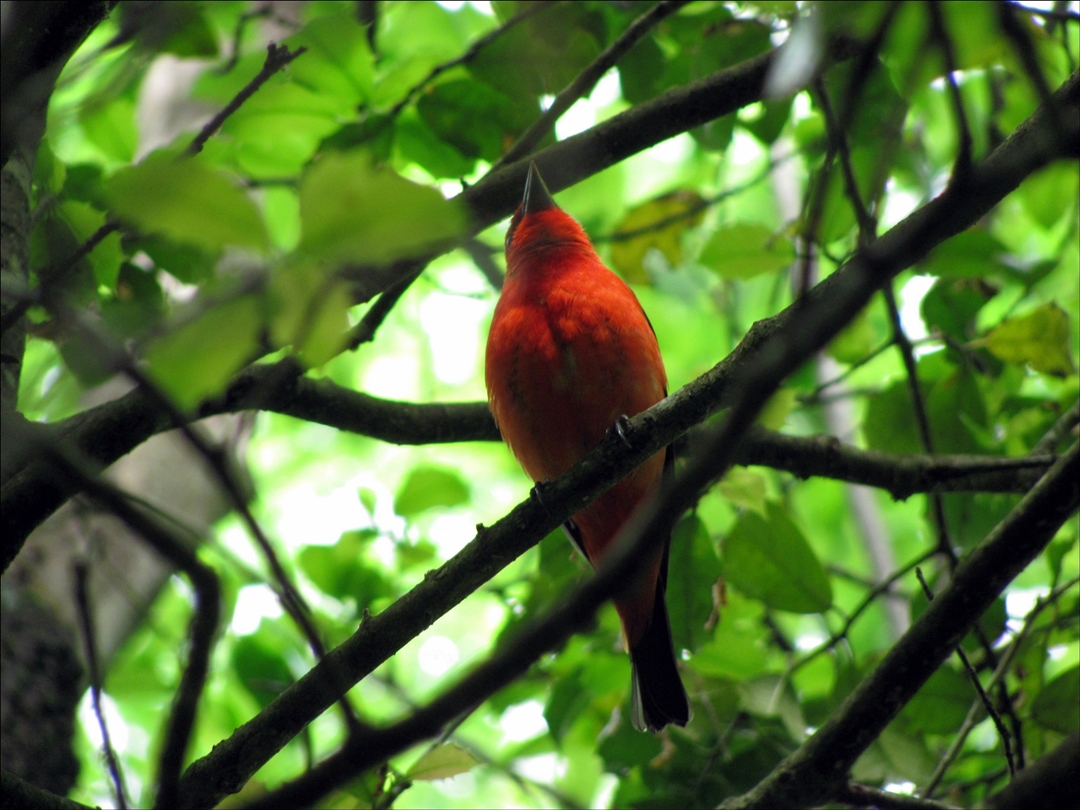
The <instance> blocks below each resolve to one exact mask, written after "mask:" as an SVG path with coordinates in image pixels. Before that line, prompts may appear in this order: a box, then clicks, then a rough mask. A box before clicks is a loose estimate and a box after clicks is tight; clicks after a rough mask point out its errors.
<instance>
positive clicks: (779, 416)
mask: <svg viewBox="0 0 1080 810" xmlns="http://www.w3.org/2000/svg"><path fill="white" fill-rule="evenodd" d="M798 396H799V395H798V392H797V391H796V390H795V389H794V388H781V389H780V390H779V391H777V392H776V393H775V394H773V395H772V396H771V397H769V401H768V402H766V403H765V406H764V407H763V408H762V409H761V413H760V414H759V415H758V418H757V423H758V424H759V425H761V426H762V427H765V428H768V429H769V430H779V429H780V428H782V427H783V426H784V422H786V421H787V418H788V414H790V413H791V412H792V411H793V410H795V406H796V405H798V404H799V400H798Z"/></svg>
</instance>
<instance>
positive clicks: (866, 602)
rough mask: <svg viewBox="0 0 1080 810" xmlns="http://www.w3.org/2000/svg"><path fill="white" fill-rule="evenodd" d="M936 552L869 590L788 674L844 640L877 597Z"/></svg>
mask: <svg viewBox="0 0 1080 810" xmlns="http://www.w3.org/2000/svg"><path fill="white" fill-rule="evenodd" d="M936 553H937V549H931V550H930V551H926V552H924V553H923V554H921V555H919V556H918V557H917V558H915V559H914V560H912V561H911V562H909V563H908V564H907V565H905V566H904V567H903V568H900V569H897V570H896V571H895V572H894V573H893V574H892V575H891V576H889V578H888V579H885V580H882V581H881V582H879V583H878V584H877V585H875V586H874V587H873V588H872V589H871V590H870V591H869V592H867V594H866V596H865V597H863V600H862V601H861V602H860V603H859V604H858V606H857V607H856V608H855V610H854V611H852V613H851V615H850V616H848V617H847V619H846V620H845V621H844V626H843V627H842V628H841V629H840V630H839V631H838V632H836V633H833V634H832V635H831V636H830V637H829V638H828V640H827V641H824V642H822V644H820V645H819V646H818V647H816V648H815V649H813V650H811V651H810V652H808V653H807V654H806V655H805V656H803V657H802V658H800V659H799V660H798V661H796V662H795V663H793V664H792V665H791V666H790V667H789V668H788V675H790V674H791V673H794V672H796V671H798V670H799V669H801V668H802V667H804V666H806V665H807V664H809V663H810V662H811V661H813V660H814V659H815V658H817V657H818V656H819V655H821V654H822V653H823V652H827V651H828V650H831V649H832V648H833V647H835V646H836V645H837V644H838V643H840V642H841V641H843V640H844V639H845V638H846V637H847V634H848V633H849V632H850V631H851V627H852V625H854V624H855V622H856V621H857V620H858V618H859V616H861V615H862V614H863V612H865V611H866V609H867V608H869V607H870V605H872V604H874V600H875V599H877V598H878V597H879V596H881V595H883V594H884V595H885V596H890V595H892V594H889V593H888V591H889V589H890V588H891V587H892V586H893V584H894V583H895V582H896V581H897V580H899V579H901V578H902V577H904V576H906V575H907V574H908V573H909V572H910V571H911V569H913V568H916V567H917V566H919V565H922V564H923V563H924V562H926V560H928V559H930V557H932V556H934V555H935V554H936Z"/></svg>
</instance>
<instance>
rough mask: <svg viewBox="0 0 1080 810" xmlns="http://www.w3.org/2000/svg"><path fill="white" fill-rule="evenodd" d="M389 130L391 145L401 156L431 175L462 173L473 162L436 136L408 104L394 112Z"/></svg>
mask: <svg viewBox="0 0 1080 810" xmlns="http://www.w3.org/2000/svg"><path fill="white" fill-rule="evenodd" d="M393 133H394V146H395V147H396V148H397V149H398V150H399V151H400V152H401V155H402V157H404V158H405V159H406V160H410V161H412V162H414V163H416V164H417V165H418V166H421V167H423V169H424V171H426V172H427V173H428V174H430V175H431V176H432V177H455V178H456V177H462V176H464V175H467V174H468V173H469V172H471V171H472V170H473V166H474V165H475V163H476V161H475V160H470V159H469V158H466V157H465V156H464V155H462V154H461V152H459V151H458V150H457V149H455V148H454V147H452V146H451V145H450V144H449V143H447V142H446V141H443V140H442V139H440V138H439V137H438V136H437V135H436V134H435V133H434V132H432V131H431V127H429V126H428V125H427V123H426V122H425V121H424V120H423V119H422V118H421V117H420V115H419V113H417V111H416V110H415V109H413V108H411V107H410V108H406V109H405V110H404V111H402V113H401V114H400V115H399V116H398V118H397V121H395V122H394V129H393Z"/></svg>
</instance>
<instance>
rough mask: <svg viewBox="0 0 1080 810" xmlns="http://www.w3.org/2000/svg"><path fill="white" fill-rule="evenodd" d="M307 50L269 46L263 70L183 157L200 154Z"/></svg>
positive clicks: (203, 130)
mask: <svg viewBox="0 0 1080 810" xmlns="http://www.w3.org/2000/svg"><path fill="white" fill-rule="evenodd" d="M306 50H307V47H305V46H301V47H299V48H297V49H296V50H295V51H290V50H289V46H288V45H276V44H274V43H273V42H271V43H270V44H269V45H267V46H266V61H265V62H263V66H262V69H261V70H260V71H259V72H258V73H256V74H255V76H254V78H253V79H252V80H251V81H250V82H248V83H247V84H246V85H244V87H243V88H242V89H241V90H240V92H239V93H237V94H236V95H235V96H234V97H233V100H232V101H230V102H229V103H228V104H226V105H225V106H224V107H222V108H221V111H220V112H219V113H218V114H217V115H215V116H214V117H213V118H211V119H210V120H209V121H207V122H206V124H205V126H203V128H202V129H201V130H199V134H198V135H196V136H195V140H193V141H192V142H191V143H189V144H188V145H187V148H186V149H185V150H184V151H183V152H182V153H181V157H192V156H193V155H197V154H199V152H201V151H202V148H203V147H204V146H205V145H206V142H207V141H208V140H210V138H211V137H212V136H213V134H214V133H215V132H217V131H218V130H219V129H221V125H222V124H224V123H225V119H227V118H228V117H229V116H230V115H232V114H233V113H234V112H236V111H237V110H239V109H240V106H241V105H242V104H243V103H244V102H245V101H247V100H248V99H249V98H251V97H252V96H253V95H255V93H256V92H257V91H258V89H259V88H260V87H262V86H263V85H264V84H266V82H267V81H268V80H269V79H270V77H271V76H273V75H274V74H275V73H277V72H278V71H279V70H281V69H282V68H284V67H285V66H286V65H288V64H289V63H290V62H291V61H292V60H294V59H295V58H296V57H298V56H299V55H300V54H302V53H304V52H305V51H306Z"/></svg>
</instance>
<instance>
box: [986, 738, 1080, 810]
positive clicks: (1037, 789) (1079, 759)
mask: <svg viewBox="0 0 1080 810" xmlns="http://www.w3.org/2000/svg"><path fill="white" fill-rule="evenodd" d="M1078 771H1080V732H1077V731H1074V732H1073V733H1072V734H1070V735H1069V736H1068V737H1066V738H1065V741H1064V742H1063V743H1062V744H1061V745H1059V746H1058V747H1057V748H1055V749H1054V750H1053V751H1051V752H1050V753H1049V754H1046V755H1045V756H1043V757H1042V758H1040V759H1039V760H1038V761H1036V762H1035V764H1034V765H1032V766H1031V767H1030V768H1026V769H1024V770H1022V771H1020V773H1019V774H1018V775H1017V777H1016V778H1015V779H1014V780H1013V781H1012V782H1010V783H1009V784H1008V785H1006V786H1005V787H1004V788H1002V789H1001V790H1000V791H998V792H997V793H995V794H994V795H993V796H991V797H989V798H988V799H987V800H986V803H985V805H984V806H985V807H1000V808H1002V809H1003V810H1004V808H1008V807H1028V808H1034V807H1075V806H1076V804H1077V802H1080V780H1077V778H1076V774H1077V772H1078ZM1070 797H1071V798H1070Z"/></svg>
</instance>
